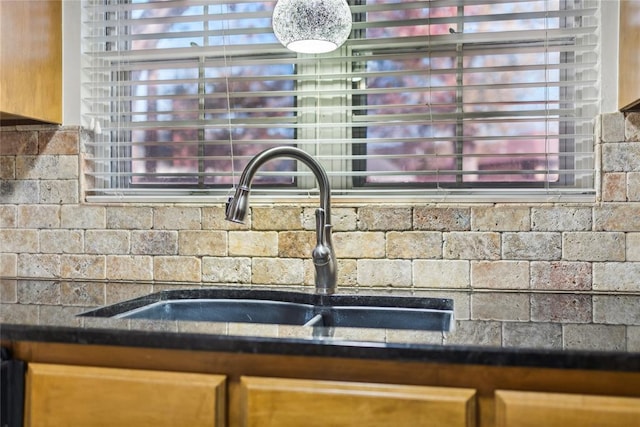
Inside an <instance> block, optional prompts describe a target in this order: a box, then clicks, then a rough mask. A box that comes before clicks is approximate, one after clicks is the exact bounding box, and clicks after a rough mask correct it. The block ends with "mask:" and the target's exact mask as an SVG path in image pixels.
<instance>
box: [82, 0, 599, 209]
mask: <svg viewBox="0 0 640 427" xmlns="http://www.w3.org/2000/svg"><path fill="white" fill-rule="evenodd" d="M598 3H599V2H597V1H595V0H534V1H507V0H465V1H461V0H431V1H426V0H406V1H398V0H396V1H389V0H387V1H385V0H354V1H351V2H350V5H351V10H352V13H353V17H354V24H353V30H352V34H351V36H350V39H349V40H348V41H347V43H345V45H344V46H343V47H342V48H340V49H339V50H337V51H335V52H332V53H330V54H323V55H301V54H295V53H293V52H290V51H288V50H286V49H285V48H284V47H282V46H281V45H280V44H279V43H278V42H277V40H276V39H275V36H274V35H273V32H272V30H271V13H272V10H273V7H274V5H275V2H273V1H248V0H227V1H219V0H215V1H214V0H208V1H203V0H191V1H178V0H175V1H174V0H167V1H147V0H85V8H84V23H83V24H84V25H83V28H84V37H83V38H84V46H85V51H84V53H85V67H84V75H85V81H84V82H83V87H84V93H85V96H84V113H85V114H84V120H85V125H86V126H87V127H88V128H89V129H91V130H94V131H95V132H94V134H93V135H92V137H91V138H89V141H87V143H86V144H85V146H86V151H87V153H86V156H87V166H88V172H87V176H86V182H87V188H88V192H89V193H88V194H89V195H90V196H92V197H96V196H107V197H108V196H117V197H126V196H130V195H135V196H138V197H143V196H148V197H187V198H188V197H191V196H193V195H203V196H221V197H223V196H224V195H226V194H228V192H229V189H230V188H231V187H232V185H233V183H234V182H237V179H238V178H239V175H240V173H241V171H242V168H243V167H244V165H245V164H246V162H247V161H248V160H249V159H250V158H251V157H252V156H253V155H255V154H256V153H258V152H259V151H262V150H263V149H266V148H268V147H271V146H274V145H296V146H298V147H300V148H302V149H304V150H306V151H308V152H309V153H310V154H312V155H314V156H315V157H316V158H317V159H318V160H319V161H320V162H321V163H322V164H323V165H324V167H325V168H326V169H327V172H328V174H329V176H330V179H331V184H332V190H333V193H334V195H337V196H340V195H348V196H354V197H360V196H361V197H365V198H373V197H378V196H384V195H386V196H409V197H416V196H425V197H454V196H455V195H473V196H474V197H475V196H478V197H480V198H483V197H484V198H483V200H490V199H493V200H497V198H500V197H507V198H509V197H514V198H518V197H525V198H531V197H537V196H540V197H543V198H548V197H561V196H571V195H579V196H583V195H589V194H592V193H593V186H594V182H593V181H594V149H593V137H592V124H591V122H592V119H593V117H595V115H596V114H597V113H598V100H599V93H598V87H599V76H598V72H597V62H598V49H599V47H598V46H599V45H598V43H599V42H598V15H599V11H598ZM314 186H315V183H314V182H313V179H312V176H311V175H310V173H309V172H308V170H307V169H306V168H305V167H304V166H302V165H300V164H296V163H295V162H294V161H292V160H283V161H272V162H269V163H267V164H266V165H265V166H264V167H263V169H262V170H261V172H260V176H259V177H258V178H257V179H256V181H255V184H254V189H255V190H254V193H255V192H258V193H259V192H262V193H264V194H266V195H268V197H278V196H283V197H284V196H294V195H300V194H301V195H306V194H307V193H308V191H309V190H310V189H313V188H314Z"/></svg>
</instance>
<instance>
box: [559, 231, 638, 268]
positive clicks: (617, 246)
mask: <svg viewBox="0 0 640 427" xmlns="http://www.w3.org/2000/svg"><path fill="white" fill-rule="evenodd" d="M625 245H626V243H625V235H624V233H618V232H615V233H608V232H586V231H578V232H569V233H564V234H563V236H562V250H563V258H564V259H566V260H570V261H624V259H625Z"/></svg>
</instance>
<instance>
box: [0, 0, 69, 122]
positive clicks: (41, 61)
mask: <svg viewBox="0 0 640 427" xmlns="http://www.w3.org/2000/svg"><path fill="white" fill-rule="evenodd" d="M39 122H45V123H62V2H61V0H29V1H24V0H0V123H1V124H3V125H4V124H9V125H10V124H25V123H39Z"/></svg>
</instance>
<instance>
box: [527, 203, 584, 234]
mask: <svg viewBox="0 0 640 427" xmlns="http://www.w3.org/2000/svg"><path fill="white" fill-rule="evenodd" d="M531 224H532V229H533V230H534V231H587V230H591V227H592V220H591V208H590V207H567V206H553V207H542V208H531Z"/></svg>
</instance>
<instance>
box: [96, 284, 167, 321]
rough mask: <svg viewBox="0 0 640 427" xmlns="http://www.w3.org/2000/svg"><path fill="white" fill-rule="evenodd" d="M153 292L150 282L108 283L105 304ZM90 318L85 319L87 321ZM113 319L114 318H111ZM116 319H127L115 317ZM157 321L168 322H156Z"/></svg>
mask: <svg viewBox="0 0 640 427" xmlns="http://www.w3.org/2000/svg"><path fill="white" fill-rule="evenodd" d="M151 292H153V286H152V285H151V284H148V283H139V282H138V283H132V282H127V283H117V282H113V283H107V284H106V285H105V293H104V294H105V304H116V303H119V302H122V301H126V300H130V299H133V298H138V297H142V296H145V295H149V294H150V293H151ZM86 320H88V318H87V319H85V321H86ZM109 320H110V321H113V320H114V319H109ZM115 320H123V321H124V320H125V319H115ZM131 320H132V319H126V322H127V323H130V322H131ZM156 323H167V322H156Z"/></svg>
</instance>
